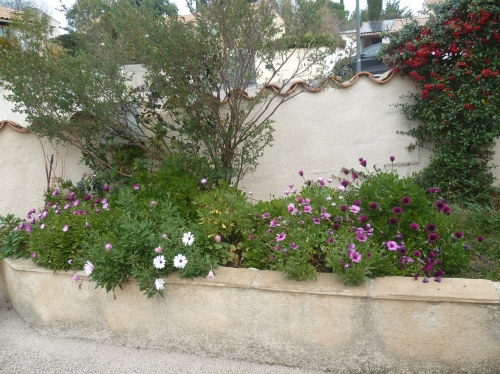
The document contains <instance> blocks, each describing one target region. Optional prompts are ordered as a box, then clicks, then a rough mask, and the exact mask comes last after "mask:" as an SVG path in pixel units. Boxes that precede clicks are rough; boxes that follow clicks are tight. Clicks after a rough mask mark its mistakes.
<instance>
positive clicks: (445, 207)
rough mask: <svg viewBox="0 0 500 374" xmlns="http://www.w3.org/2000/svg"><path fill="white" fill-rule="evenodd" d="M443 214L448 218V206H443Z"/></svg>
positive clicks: (449, 212) (449, 211)
mask: <svg viewBox="0 0 500 374" xmlns="http://www.w3.org/2000/svg"><path fill="white" fill-rule="evenodd" d="M443 213H444V214H446V215H447V216H449V215H450V214H451V208H450V207H449V206H448V205H445V206H444V208H443Z"/></svg>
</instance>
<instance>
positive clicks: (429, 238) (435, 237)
mask: <svg viewBox="0 0 500 374" xmlns="http://www.w3.org/2000/svg"><path fill="white" fill-rule="evenodd" d="M439 239H440V237H439V235H438V234H436V233H435V232H431V233H430V234H429V235H427V241H428V242H429V243H430V244H432V243H436V242H438V241H439Z"/></svg>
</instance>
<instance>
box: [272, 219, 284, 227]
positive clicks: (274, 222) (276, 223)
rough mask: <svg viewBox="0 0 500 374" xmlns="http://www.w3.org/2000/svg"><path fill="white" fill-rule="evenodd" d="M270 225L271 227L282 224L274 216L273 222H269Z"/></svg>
mask: <svg viewBox="0 0 500 374" xmlns="http://www.w3.org/2000/svg"><path fill="white" fill-rule="evenodd" d="M269 226H271V227H276V226H281V225H280V224H279V223H278V221H276V218H273V219H272V220H271V222H269Z"/></svg>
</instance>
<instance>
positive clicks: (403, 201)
mask: <svg viewBox="0 0 500 374" xmlns="http://www.w3.org/2000/svg"><path fill="white" fill-rule="evenodd" d="M401 202H402V203H403V205H408V204H410V203H411V199H410V198H409V197H408V196H404V197H403V198H402V199H401Z"/></svg>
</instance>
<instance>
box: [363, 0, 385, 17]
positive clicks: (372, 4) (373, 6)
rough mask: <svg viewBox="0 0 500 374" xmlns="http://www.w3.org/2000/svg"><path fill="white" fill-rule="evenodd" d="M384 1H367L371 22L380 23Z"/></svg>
mask: <svg viewBox="0 0 500 374" xmlns="http://www.w3.org/2000/svg"><path fill="white" fill-rule="evenodd" d="M382 2H383V0H366V3H367V10H368V20H369V21H380V16H381V14H382Z"/></svg>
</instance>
